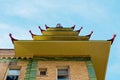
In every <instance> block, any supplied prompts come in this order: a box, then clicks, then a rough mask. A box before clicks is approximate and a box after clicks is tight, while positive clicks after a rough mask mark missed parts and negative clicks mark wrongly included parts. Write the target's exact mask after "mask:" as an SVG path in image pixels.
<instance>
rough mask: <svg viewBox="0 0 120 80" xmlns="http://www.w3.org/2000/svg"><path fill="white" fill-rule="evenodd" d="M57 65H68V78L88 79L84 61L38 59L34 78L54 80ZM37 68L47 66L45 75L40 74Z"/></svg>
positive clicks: (37, 79)
mask: <svg viewBox="0 0 120 80" xmlns="http://www.w3.org/2000/svg"><path fill="white" fill-rule="evenodd" d="M57 66H69V78H70V80H89V76H88V71H87V66H86V62H85V61H39V62H38V70H37V77H36V80H56V78H57V77H56V76H57ZM39 68H47V75H46V76H40V72H39Z"/></svg>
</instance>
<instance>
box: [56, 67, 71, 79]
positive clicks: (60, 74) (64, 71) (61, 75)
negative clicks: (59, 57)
mask: <svg viewBox="0 0 120 80" xmlns="http://www.w3.org/2000/svg"><path fill="white" fill-rule="evenodd" d="M57 80H69V75H68V67H58V69H57Z"/></svg>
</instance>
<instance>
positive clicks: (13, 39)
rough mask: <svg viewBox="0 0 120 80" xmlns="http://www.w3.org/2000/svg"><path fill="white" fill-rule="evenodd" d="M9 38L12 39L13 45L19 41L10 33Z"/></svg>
mask: <svg viewBox="0 0 120 80" xmlns="http://www.w3.org/2000/svg"><path fill="white" fill-rule="evenodd" d="M9 37H10V38H11V41H12V43H13V44H14V41H18V40H17V39H15V38H13V37H12V34H11V33H9Z"/></svg>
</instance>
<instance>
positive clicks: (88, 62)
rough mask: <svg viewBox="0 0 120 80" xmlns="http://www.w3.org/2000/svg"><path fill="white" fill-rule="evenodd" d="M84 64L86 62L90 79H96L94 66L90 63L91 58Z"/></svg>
mask: <svg viewBox="0 0 120 80" xmlns="http://www.w3.org/2000/svg"><path fill="white" fill-rule="evenodd" d="M86 64H87V69H88V73H89V78H90V80H97V78H96V74H95V71H94V67H93V64H92V62H91V60H90V61H86Z"/></svg>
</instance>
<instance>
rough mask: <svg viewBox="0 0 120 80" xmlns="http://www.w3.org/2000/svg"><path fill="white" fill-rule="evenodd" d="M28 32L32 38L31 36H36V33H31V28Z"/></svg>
mask: <svg viewBox="0 0 120 80" xmlns="http://www.w3.org/2000/svg"><path fill="white" fill-rule="evenodd" d="M29 32H30V34H31V36H32V38H33V37H34V36H36V34H33V33H32V31H31V30H29Z"/></svg>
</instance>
